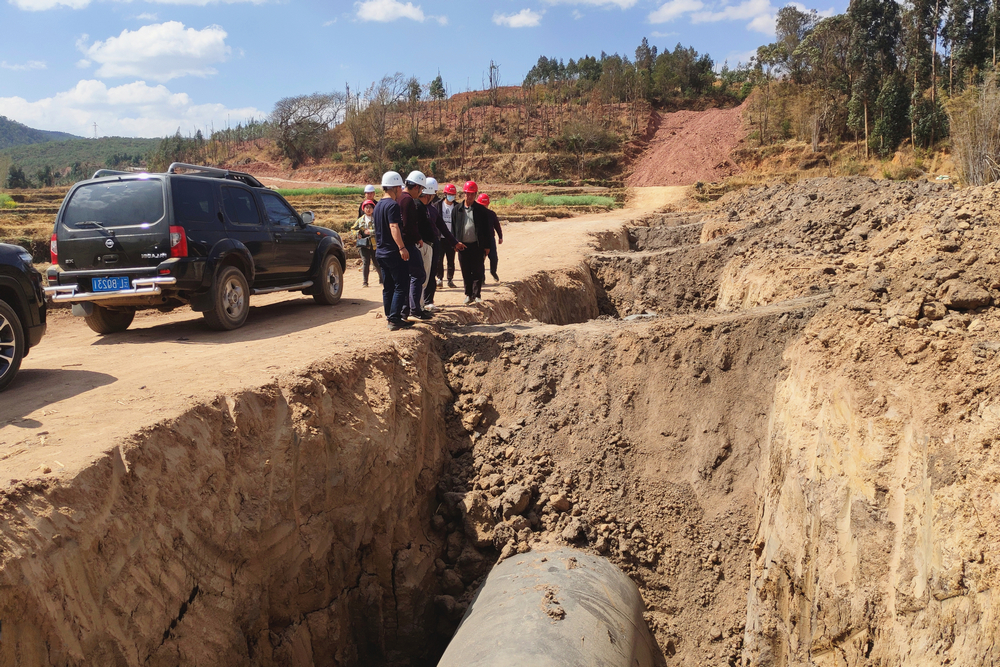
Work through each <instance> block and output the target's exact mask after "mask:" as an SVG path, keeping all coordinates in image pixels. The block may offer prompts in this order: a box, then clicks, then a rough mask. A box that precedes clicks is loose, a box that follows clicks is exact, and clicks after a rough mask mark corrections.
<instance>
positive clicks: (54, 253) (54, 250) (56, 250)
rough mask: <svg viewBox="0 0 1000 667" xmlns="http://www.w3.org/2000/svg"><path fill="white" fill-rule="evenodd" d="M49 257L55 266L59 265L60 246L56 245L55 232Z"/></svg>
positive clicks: (50, 244)
mask: <svg viewBox="0 0 1000 667" xmlns="http://www.w3.org/2000/svg"><path fill="white" fill-rule="evenodd" d="M49 255H50V256H51V258H52V263H53V264H58V263H59V245H58V244H57V243H56V235H55V232H53V233H52V238H51V239H50V240H49Z"/></svg>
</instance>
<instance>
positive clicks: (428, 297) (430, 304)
mask: <svg viewBox="0 0 1000 667" xmlns="http://www.w3.org/2000/svg"><path fill="white" fill-rule="evenodd" d="M437 186H438V182H437V180H436V179H433V178H428V179H427V187H426V188H424V193H423V194H422V195H421V196H420V201H421V203H422V204H423V205H424V206H425V207H426V210H427V218H428V219H429V220H430V223H431V229H432V231H433V232H434V244H433V247H434V254H433V259H432V262H431V265H432V267H438V266H439V265H440V264H441V258H442V257H443V256H444V248H445V247H448V248H450V249H451V252H452V254H454V253H455V250H456V249H457V250H460V251H461V250H464V249H465V246H464V245H462V244H461V243H459V242H458V240H456V239H455V237H454V236H453V235H452V233H451V231H450V230H449V229H448V227H447V226H446V225H445V224H444V220H442V219H441V212H440V210H439V209H438V207H437V202H436V201H435V200H434V199H435V194H436V193H437ZM453 187H454V186H453ZM434 270H435V269H434V268H432V272H433V271H434ZM437 288H438V281H436V280H435V279H434V274H433V273H431V274H428V277H427V279H425V281H424V309H425V310H434V308H435V307H434V295H435V294H436V293H437Z"/></svg>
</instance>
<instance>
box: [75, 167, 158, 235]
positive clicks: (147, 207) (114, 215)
mask: <svg viewBox="0 0 1000 667" xmlns="http://www.w3.org/2000/svg"><path fill="white" fill-rule="evenodd" d="M162 217H163V183H162V182H161V181H160V180H158V179H149V180H129V181H112V182H106V183H92V184H89V185H84V186H81V187H80V188H78V189H77V190H76V192H74V193H73V196H72V198H71V199H70V200H69V203H67V204H66V210H65V211H64V212H63V224H64V225H67V226H70V227H78V228H82V227H89V226H94V227H98V226H99V227H125V226H129V225H142V224H147V225H148V224H151V223H154V222H157V221H158V220H160V219H161V218H162ZM87 223H89V224H87Z"/></svg>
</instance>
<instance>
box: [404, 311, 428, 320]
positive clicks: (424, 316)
mask: <svg viewBox="0 0 1000 667" xmlns="http://www.w3.org/2000/svg"><path fill="white" fill-rule="evenodd" d="M407 319H409V320H418V321H419V320H432V319H434V316H433V315H431V314H430V313H426V312H424V313H420V314H419V315H418V314H414V313H410V316H409V317H408V318H407Z"/></svg>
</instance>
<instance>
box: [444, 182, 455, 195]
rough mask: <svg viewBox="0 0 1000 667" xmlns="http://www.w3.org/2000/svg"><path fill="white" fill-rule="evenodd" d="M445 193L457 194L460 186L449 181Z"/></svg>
mask: <svg viewBox="0 0 1000 667" xmlns="http://www.w3.org/2000/svg"><path fill="white" fill-rule="evenodd" d="M444 193H445V194H446V195H457V194H458V188H456V187H455V184H454V183H449V184H448V185H446V186H444Z"/></svg>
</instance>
